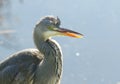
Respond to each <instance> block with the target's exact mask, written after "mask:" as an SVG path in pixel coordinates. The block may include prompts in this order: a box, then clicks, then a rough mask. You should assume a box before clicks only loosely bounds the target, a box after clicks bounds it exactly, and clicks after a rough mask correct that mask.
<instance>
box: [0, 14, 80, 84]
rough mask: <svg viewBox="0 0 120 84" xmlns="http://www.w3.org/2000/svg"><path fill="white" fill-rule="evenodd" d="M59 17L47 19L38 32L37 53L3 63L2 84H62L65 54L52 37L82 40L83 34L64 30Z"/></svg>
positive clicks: (0, 68)
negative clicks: (63, 56)
mask: <svg viewBox="0 0 120 84" xmlns="http://www.w3.org/2000/svg"><path fill="white" fill-rule="evenodd" d="M59 26H60V20H59V18H58V17H54V16H46V17H43V18H42V19H41V20H40V21H39V22H38V23H37V24H36V26H35V28H34V33H33V37H34V43H35V45H36V47H37V48H36V49H26V50H23V51H20V52H17V53H15V54H13V55H11V56H10V57H9V58H7V59H6V60H4V61H3V62H1V63H0V83H1V84H60V79H61V73H62V52H61V49H60V46H59V45H58V43H57V42H56V41H54V40H52V39H51V38H50V37H52V36H56V35H61V36H71V37H76V38H81V37H82V34H80V33H77V32H74V31H72V30H68V29H63V28H60V27H59Z"/></svg>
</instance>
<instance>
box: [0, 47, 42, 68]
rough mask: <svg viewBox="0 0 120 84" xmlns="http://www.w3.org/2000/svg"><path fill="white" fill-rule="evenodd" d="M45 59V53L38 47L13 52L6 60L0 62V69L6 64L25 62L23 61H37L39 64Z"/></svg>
mask: <svg viewBox="0 0 120 84" xmlns="http://www.w3.org/2000/svg"><path fill="white" fill-rule="evenodd" d="M42 60H43V55H42V54H41V53H40V52H39V50H37V49H25V50H22V51H18V52H17V53H14V54H12V55H11V56H9V57H8V58H6V59H5V60H4V61H2V62H1V63H0V70H1V69H4V67H6V66H10V65H15V64H18V65H19V64H23V63H35V64H39V63H40V62H41V61H42Z"/></svg>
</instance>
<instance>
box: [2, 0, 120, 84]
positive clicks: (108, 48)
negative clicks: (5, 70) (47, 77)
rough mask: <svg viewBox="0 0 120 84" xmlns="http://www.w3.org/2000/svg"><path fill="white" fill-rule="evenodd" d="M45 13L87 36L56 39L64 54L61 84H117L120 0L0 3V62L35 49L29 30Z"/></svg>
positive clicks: (7, 0)
mask: <svg viewBox="0 0 120 84" xmlns="http://www.w3.org/2000/svg"><path fill="white" fill-rule="evenodd" d="M45 15H55V16H58V17H59V18H60V19H61V21H62V25H61V26H62V27H65V28H69V29H73V30H76V31H78V32H80V33H82V34H84V35H85V37H84V38H83V39H74V38H69V37H55V38H54V39H56V40H57V41H58V42H59V44H60V45H61V47H62V51H63V55H64V65H63V68H64V69H63V77H62V82H61V84H120V0H0V61H2V60H4V59H5V58H6V57H8V56H9V55H11V54H13V53H14V52H16V51H19V50H23V49H26V48H34V47H35V46H34V43H33V39H32V38H33V37H32V31H33V28H34V25H35V23H36V22H37V21H38V20H39V19H40V17H42V16H45Z"/></svg>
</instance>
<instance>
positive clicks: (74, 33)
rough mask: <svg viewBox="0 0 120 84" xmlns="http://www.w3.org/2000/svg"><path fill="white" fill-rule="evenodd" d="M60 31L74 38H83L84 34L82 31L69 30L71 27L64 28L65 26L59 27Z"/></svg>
mask: <svg viewBox="0 0 120 84" xmlns="http://www.w3.org/2000/svg"><path fill="white" fill-rule="evenodd" d="M58 32H60V33H62V34H63V35H65V36H70V37H74V38H82V37H83V35H82V34H81V33H78V32H75V31H72V30H69V29H64V28H59V30H58Z"/></svg>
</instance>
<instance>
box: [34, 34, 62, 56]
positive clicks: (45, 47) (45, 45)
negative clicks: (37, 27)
mask: <svg viewBox="0 0 120 84" xmlns="http://www.w3.org/2000/svg"><path fill="white" fill-rule="evenodd" d="M34 42H35V45H36V47H37V48H38V50H39V51H40V52H41V53H42V54H43V55H44V57H45V58H49V57H50V58H52V57H53V56H57V55H60V56H61V51H60V50H61V49H60V46H59V44H58V43H57V42H55V41H54V40H52V39H47V40H46V39H45V38H44V37H43V36H42V35H40V34H38V33H35V32H34Z"/></svg>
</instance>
